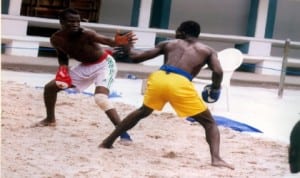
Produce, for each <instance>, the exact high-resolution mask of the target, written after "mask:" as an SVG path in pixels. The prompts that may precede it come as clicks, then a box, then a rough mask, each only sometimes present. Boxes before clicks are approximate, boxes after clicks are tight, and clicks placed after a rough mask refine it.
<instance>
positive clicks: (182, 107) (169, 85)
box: [144, 70, 207, 117]
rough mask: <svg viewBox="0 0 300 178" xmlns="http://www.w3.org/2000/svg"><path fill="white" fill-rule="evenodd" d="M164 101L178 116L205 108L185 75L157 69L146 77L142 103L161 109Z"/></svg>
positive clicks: (190, 114) (184, 115)
mask: <svg viewBox="0 0 300 178" xmlns="http://www.w3.org/2000/svg"><path fill="white" fill-rule="evenodd" d="M157 78H159V80H156V79H157ZM166 102H169V103H170V104H171V106H172V107H173V108H174V109H175V111H176V113H177V114H178V116H180V117H187V116H193V115H195V114H197V113H199V112H203V111H205V110H206V109H207V106H206V104H205V103H204V102H203V100H202V99H201V98H200V96H199V95H198V93H197V91H196V90H195V88H194V85H193V83H192V82H190V81H189V80H188V79H187V78H186V77H185V76H183V75H180V74H177V73H173V72H169V73H167V72H166V71H163V70H159V71H156V72H154V73H152V74H151V75H150V77H149V78H148V82H147V89H146V93H145V96H144V105H146V106H148V107H150V108H152V109H155V110H162V108H163V106H164V105H165V104H166Z"/></svg>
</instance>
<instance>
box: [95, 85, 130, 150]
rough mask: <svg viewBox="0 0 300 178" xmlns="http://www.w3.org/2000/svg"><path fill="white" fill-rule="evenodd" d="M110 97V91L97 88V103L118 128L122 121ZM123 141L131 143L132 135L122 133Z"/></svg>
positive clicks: (101, 87)
mask: <svg viewBox="0 0 300 178" xmlns="http://www.w3.org/2000/svg"><path fill="white" fill-rule="evenodd" d="M108 95H109V90H108V89H107V88H105V87H103V86H97V87H96V89H95V102H96V104H97V105H98V106H99V107H100V108H101V109H102V110H103V111H104V112H105V114H106V115H107V116H108V118H109V119H110V121H111V122H112V123H113V124H114V125H115V126H117V125H119V124H120V123H121V119H120V117H119V114H118V113H117V110H116V109H115V108H114V106H113V104H112V103H111V101H109V99H108ZM121 140H123V141H131V138H130V135H129V134H128V133H126V132H124V133H122V134H121ZM124 144H126V143H124Z"/></svg>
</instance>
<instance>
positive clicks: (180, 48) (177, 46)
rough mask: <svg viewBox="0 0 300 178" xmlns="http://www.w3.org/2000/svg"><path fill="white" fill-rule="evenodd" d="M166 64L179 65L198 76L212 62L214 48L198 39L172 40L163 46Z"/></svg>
mask: <svg viewBox="0 0 300 178" xmlns="http://www.w3.org/2000/svg"><path fill="white" fill-rule="evenodd" d="M162 49H163V53H164V54H165V64H167V65H171V66H174V67H178V68H180V69H183V70H185V71H186V72H189V73H190V74H192V76H196V75H197V74H198V73H199V71H200V69H201V68H202V67H203V66H204V65H205V64H206V63H209V62H210V58H211V56H212V55H213V52H214V51H213V50H212V49H211V48H209V47H208V46H206V45H204V44H202V43H200V42H199V41H198V40H197V39H191V40H181V39H176V40H171V41H169V42H167V43H166V44H165V45H163V46H162Z"/></svg>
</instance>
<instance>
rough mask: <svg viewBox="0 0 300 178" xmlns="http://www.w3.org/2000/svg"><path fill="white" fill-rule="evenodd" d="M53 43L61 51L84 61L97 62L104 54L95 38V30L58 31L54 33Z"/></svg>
mask: <svg viewBox="0 0 300 178" xmlns="http://www.w3.org/2000/svg"><path fill="white" fill-rule="evenodd" d="M51 43H52V45H53V46H54V47H55V48H56V49H57V50H59V51H60V52H62V53H64V54H65V55H67V56H68V57H70V58H73V59H75V60H77V61H80V62H82V63H90V62H95V61H97V59H98V58H99V57H100V56H101V55H102V54H103V49H102V47H101V46H100V45H99V44H98V43H97V41H96V40H95V32H94V31H90V30H87V29H82V30H81V31H80V32H77V33H73V34H70V33H65V32H64V31H58V32H56V33H55V34H53V35H52V37H51Z"/></svg>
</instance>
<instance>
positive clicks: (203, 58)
mask: <svg viewBox="0 0 300 178" xmlns="http://www.w3.org/2000/svg"><path fill="white" fill-rule="evenodd" d="M176 38H177V39H174V40H169V41H164V42H161V43H159V44H158V45H157V46H156V47H155V48H153V49H149V50H146V51H142V52H141V51H139V52H135V51H130V58H131V59H132V60H133V61H135V62H136V63H139V62H143V61H146V60H149V59H152V58H154V57H157V56H158V55H164V63H165V64H167V65H172V66H175V67H177V68H180V69H183V70H185V71H186V72H189V73H190V74H191V75H192V76H193V77H195V76H196V75H197V74H198V73H199V72H200V70H201V68H202V67H203V66H204V65H205V64H207V65H208V66H209V67H210V69H211V70H212V82H213V84H212V85H213V88H215V89H219V88H220V85H221V82H222V76H223V71H222V68H221V66H220V63H219V60H218V58H217V53H216V52H215V50H213V49H212V48H210V47H208V46H206V45H204V44H202V43H201V42H199V40H198V38H197V37H193V36H189V35H186V34H185V33H184V32H182V31H180V30H179V29H177V31H176ZM152 112H153V109H151V108H149V107H147V106H146V105H142V106H141V107H140V108H139V109H137V110H135V111H133V112H131V113H130V114H129V115H128V116H127V117H126V118H125V119H124V120H123V121H122V122H121V123H120V125H118V127H117V128H116V129H115V130H114V131H113V132H112V133H111V134H110V135H109V136H108V137H107V138H106V139H104V140H103V142H102V143H101V144H100V145H99V147H102V148H112V145H113V143H114V141H115V140H116V138H117V137H118V136H119V135H120V134H121V133H123V132H124V131H127V130H129V129H131V128H133V127H134V126H135V125H136V124H137V123H138V122H139V121H140V120H141V119H143V118H145V117H147V116H149V115H150V114H151V113H152ZM190 117H192V118H194V119H195V120H196V121H197V122H199V123H200V124H201V125H202V126H203V127H204V129H205V134H206V141H207V143H208V145H209V148H210V154H211V164H212V166H216V167H226V168H230V169H234V167H233V166H231V165H230V164H228V163H226V162H225V161H224V160H222V158H221V157H220V153H219V152H220V151H219V148H220V133H219V130H218V127H217V125H216V122H215V120H214V119H213V117H212V114H211V112H210V111H209V110H208V109H207V110H205V111H204V112H201V113H200V112H199V113H198V114H196V115H194V116H190Z"/></svg>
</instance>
